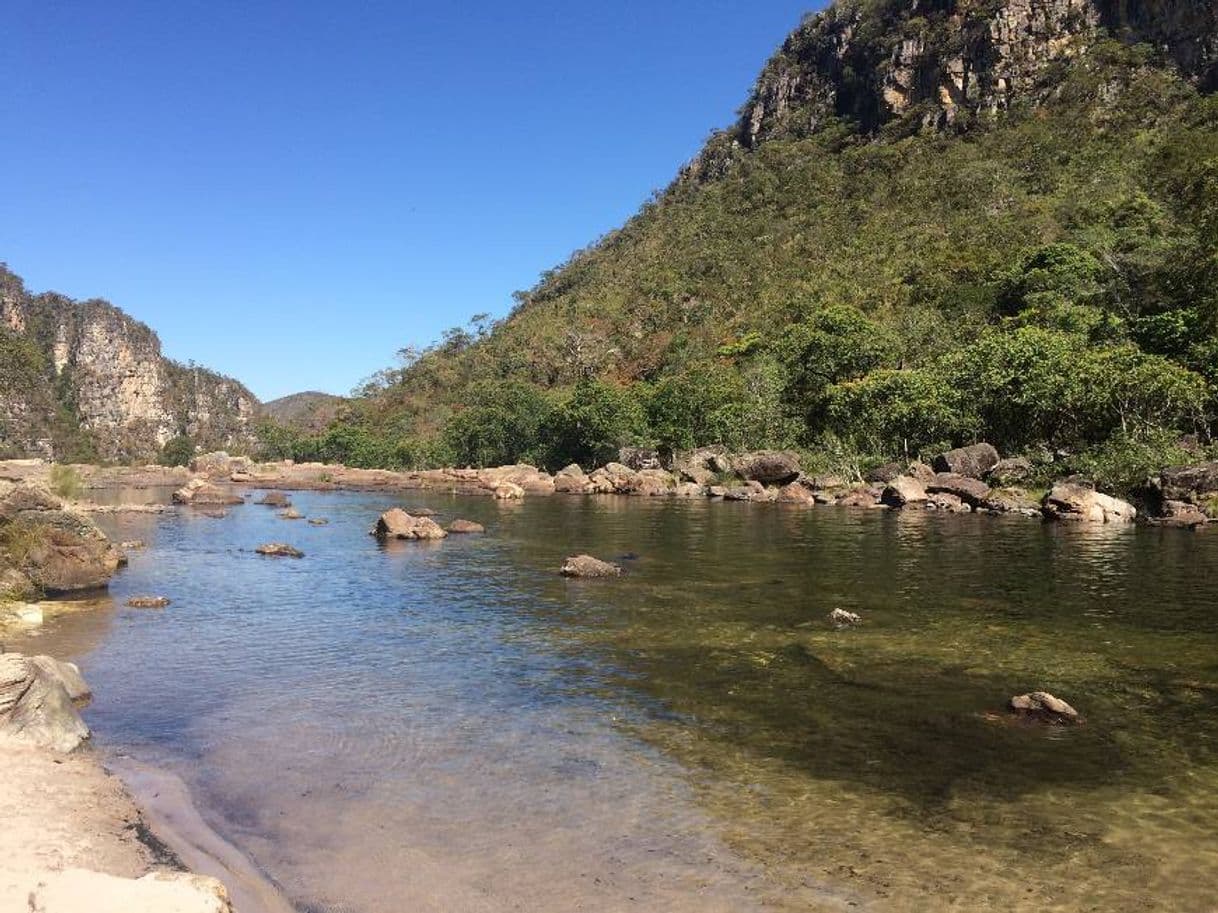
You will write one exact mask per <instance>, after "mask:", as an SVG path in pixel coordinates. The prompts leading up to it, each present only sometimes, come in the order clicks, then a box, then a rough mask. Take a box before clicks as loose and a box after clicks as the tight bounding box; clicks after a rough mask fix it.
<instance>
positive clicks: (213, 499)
mask: <svg viewBox="0 0 1218 913" xmlns="http://www.w3.org/2000/svg"><path fill="white" fill-rule="evenodd" d="M173 503H174V504H187V505H189V506H191V507H223V506H225V505H231V504H244V503H245V499H244V498H242V497H241V496H240V495H239V494H237V493H236V492H234V491H232V489H229V488H224V487H222V486H220V485H213V484H211V483H210V482H208V481H205V480H204V479H191V480H190V481H189V482H187V483H186V484H185V485H183V486H182V487H181V488H179V489H178V490H177V491H175V492H174V493H173Z"/></svg>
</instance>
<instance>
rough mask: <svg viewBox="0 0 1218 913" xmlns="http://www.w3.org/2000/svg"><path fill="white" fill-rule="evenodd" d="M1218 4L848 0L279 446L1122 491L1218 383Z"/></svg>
mask: <svg viewBox="0 0 1218 913" xmlns="http://www.w3.org/2000/svg"><path fill="white" fill-rule="evenodd" d="M1216 20H1218V14H1216V12H1215V5H1214V4H1213V3H1212V2H1211V3H1183V2H1133V0H1130V2H1125V3H1121V4H1110V3H1105V2H1098V0H1088V2H1067V0H1020V2H1016V0H1001V2H999V0H988V2H980V3H964V2H947V0H939V2H935V3H923V2H918V3H913V2H893V0H875V2H855V3H839V4H837V5H836V6H835V7H833V8H831V9H830V10H829V11H828V12H827V13H825V14H822V15H820V16H817V17H813V18H811V19H809V20H808V21H806V22H805V23H804V24H803V25H801V26H800V28H799V29H798V30H797V31H796V32H795V33H794V34H793V35H792V36H790V37H789V38H788V40H787V41H786V42H785V44H784V45H783V46H782V48H781V49H780V50H779V51H778V53H777V54H776V55H775V57H774V58H773V59H772V60H771V61H770V62H769V63H768V64H767V65H766V67H765V70H764V72H763V73H762V75H761V77H760V79H759V81H758V83H757V85H756V87H755V89H754V91H753V93H752V95H751V97H750V98H749V100H748V101H747V103H746V104H745V106H744V108H743V109H742V111H741V115H740V118H739V120H738V122H737V123H736V124H735V125H734V126H733V127H731V128H730V129H728V130H725V131H722V132H719V133H717V134H715V135H713V136H712V137H711V139H710V140H709V141H708V143H707V146H706V148H705V149H704V151H703V152H702V153H701V154H700V155H699V157H698V158H697V159H696V160H695V161H694V162H693V163H691V164H690V165H689V166H688V167H687V168H686V169H685V170H684V171H683V172H682V174H681V175H680V176H679V177H678V178H677V179H676V180H675V181H674V183H673V184H672V185H671V186H670V187H669V188H668V189H667V190H665V191H664V192H662V193H659V194H657V195H656V196H655V197H654V199H653V200H652V201H651V202H649V203H648V204H647V205H646V206H644V207H643V209H642V211H641V212H640V213H639V214H638V215H637V216H636V217H635V218H634V219H632V220H631V221H630V222H629V223H628V224H627V225H625V226H624V227H623V228H621V229H620V230H618V231H616V232H614V233H613V234H611V235H610V236H608V237H606V238H604V239H601V240H600V241H599V242H597V243H596V244H594V245H593V246H591V247H589V248H588V249H586V250H584V251H581V252H579V253H577V254H575V255H574V256H573V257H572V258H571V259H570V260H569V261H568V262H567V263H566V264H564V265H563V266H561V267H559V268H557V269H555V270H553V271H551V272H548V273H546V274H545V275H544V276H543V277H542V278H541V281H540V282H539V283H538V285H537V286H536V287H535V288H533V289H531V290H529V291H527V292H523V293H518V294H517V299H518V303H517V305H516V307H515V309H514V310H513V312H512V313H511V315H510V316H509V317H507V318H506V319H504V320H503V321H501V322H499V323H496V324H486V323H483V322H475V323H473V324H471V325H470V326H468V327H465V328H459V329H455V330H452V331H450V332H449V333H447V334H446V335H445V338H444V339H443V340H442V341H441V342H439V343H438V344H436V345H435V346H433V347H432V348H430V349H427V350H426V351H422V352H413V351H407V352H403V364H402V365H401V366H399V367H396V368H391V369H388V370H385V371H382V372H380V373H379V374H378V375H377V376H375V377H374V378H373V380H372V381H370V382H369V384H368V385H367V386H366V388H365V389H364V390H362V391H361V395H360V396H358V397H357V398H356V399H355V400H354V401H353V402H352V403H351V404H350V405H349V406H348V407H347V408H346V409H345V410H344V412H343V413H342V415H341V416H340V417H339V419H338V420H337V421H336V422H335V423H334V424H333V425H331V427H330V428H329V429H328V430H327V431H325V432H324V433H321V434H317V435H310V436H301V435H299V434H297V433H289V432H284V431H279V432H278V433H276V434H273V435H272V436H271V439H270V447H271V450H272V452H274V453H276V454H278V455H292V456H296V457H301V458H322V459H327V460H339V461H344V462H348V463H351V464H355V465H385V466H403V467H419V466H424V465H437V464H474V465H489V464H497V463H510V462H514V461H518V460H525V461H531V462H536V463H540V464H545V465H548V466H551V467H554V466H558V465H561V464H565V463H568V462H571V461H573V460H574V461H579V462H581V463H585V464H589V463H595V462H598V461H603V460H605V459H607V458H610V457H612V456H613V454H615V453H616V449H617V447H618V446H619V445H623V444H643V445H649V446H655V447H658V448H660V449H661V450H678V449H683V448H689V447H693V446H696V445H706V444H722V445H725V446H727V447H730V448H736V449H746V448H757V447H792V448H797V449H801V450H803V451H805V452H806V453H807V454H808V456H809V460H808V465H813V466H815V465H817V464H818V463H819V464H822V465H837V466H839V467H850V468H857V467H862V466H866V465H868V464H870V463H872V462H879V461H883V460H887V459H891V458H896V457H903V456H905V455H915V454H917V453H918V452H920V451H925V450H928V449H930V448H935V447H939V446H941V445H943V444H960V443H967V442H972V441H976V440H981V439H985V440H989V441H991V442H992V443H994V444H996V445H998V446H999V447H1000V448H1001V449H1002V450H1004V451H1006V452H1022V453H1026V454H1027V455H1029V456H1030V457H1031V458H1032V459H1033V461H1034V462H1035V463H1036V464H1037V465H1039V466H1044V467H1047V466H1050V465H1051V467H1052V472H1054V473H1057V474H1061V473H1062V472H1073V471H1078V472H1083V473H1086V474H1088V475H1090V476H1092V477H1093V478H1095V479H1096V481H1098V482H1100V483H1101V484H1105V485H1109V486H1113V487H1127V486H1128V485H1131V484H1133V482H1135V481H1137V480H1138V478H1139V477H1140V476H1141V475H1142V474H1143V473H1144V472H1145V470H1146V469H1147V468H1151V467H1155V466H1157V465H1158V464H1162V463H1170V462H1179V461H1181V460H1184V459H1187V458H1195V457H1196V455H1197V453H1198V451H1203V450H1205V449H1206V448H1208V447H1209V446H1210V442H1211V441H1212V437H1213V433H1214V431H1215V424H1214V421H1215V408H1216V403H1215V384H1216V383H1218V332H1216V331H1218V253H1216V250H1218V98H1215V96H1214V95H1213V94H1210V90H1211V89H1212V87H1213V85H1214V82H1215V72H1216V71H1215V67H1214V62H1215V48H1216V41H1218V39H1216V36H1218V27H1216V26H1215V22H1216Z"/></svg>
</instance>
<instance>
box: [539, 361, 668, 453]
mask: <svg viewBox="0 0 1218 913" xmlns="http://www.w3.org/2000/svg"><path fill="white" fill-rule="evenodd" d="M646 433H647V419H646V415H645V413H644V411H643V404H642V402H641V401H640V398H639V397H638V395H637V394H636V393H635V391H634V390H632V389H629V388H622V387H615V386H612V385H610V384H607V383H604V382H602V381H598V380H585V381H581V382H580V383H579V384H578V385H577V386H576V387H575V389H574V390H572V391H571V395H570V396H568V397H567V398H566V399H565V400H564V401H563V402H561V403H560V404H559V405H558V407H557V408H555V409H554V411H553V412H552V413H551V415H550V419H549V422H548V423H547V425H546V428H545V429H544V432H543V434H544V437H545V439H546V444H547V447H548V450H549V457H548V460H547V462H548V463H549V464H550V465H552V466H554V467H555V468H557V467H559V466H564V465H567V464H569V463H579V464H580V465H581V466H583V467H585V468H589V467H592V466H599V465H603V464H605V463H607V462H609V461H610V460H615V459H617V454H618V449H619V448H621V447H623V446H625V445H628V444H635V443H638V442H639V441H640V440H641V439H642V438H643V437H644V436H645V435H646Z"/></svg>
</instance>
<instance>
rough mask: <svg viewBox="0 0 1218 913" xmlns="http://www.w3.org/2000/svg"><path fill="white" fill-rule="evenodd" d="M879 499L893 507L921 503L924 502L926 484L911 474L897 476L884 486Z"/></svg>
mask: <svg viewBox="0 0 1218 913" xmlns="http://www.w3.org/2000/svg"><path fill="white" fill-rule="evenodd" d="M880 501H881V503H883V504H887V505H888V506H889V507H895V508H901V507H905V506H906V505H909V504H923V503H925V502H926V486H925V485H923V484H922V483H921V482H919V481H918V480H917V479H915V478H914V477H913V476H897V477H896V478H895V479H893V480H892V481H890V482H889V483H888V484H887V485H886V486H885V487H884V492H883V494H881V495H880Z"/></svg>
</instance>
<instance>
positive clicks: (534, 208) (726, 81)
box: [0, 0, 823, 399]
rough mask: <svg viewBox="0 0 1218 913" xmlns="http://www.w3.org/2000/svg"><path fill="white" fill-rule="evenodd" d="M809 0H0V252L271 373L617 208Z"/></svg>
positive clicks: (512, 283)
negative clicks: (1, 129)
mask: <svg viewBox="0 0 1218 913" xmlns="http://www.w3.org/2000/svg"><path fill="white" fill-rule="evenodd" d="M814 5H816V6H819V5H823V4H821V3H818V2H817V0H699V2H695V0H661V2H658V3H657V2H654V0H619V2H609V3H570V2H559V0H532V2H529V0H525V2H517V3H491V2H487V0H470V2H466V3H450V2H430V3H425V2H410V0H405V2H402V0H377V2H343V3H340V2H337V0H334V2H329V3H320V2H307V0H301V2H289V0H263V2H258V0H246V2H223V0H221V2H217V0H208V2H200V0H173V2H164V0H156V2H152V0H146V2H144V0H141V2H135V0H105V2H97V0H56V2H48V0H8V2H6V3H5V4H4V6H5V13H4V24H5V37H4V50H3V53H2V54H0V85H3V87H4V88H3V91H2V92H0V113H2V114H3V121H4V123H5V124H6V128H5V137H4V141H3V142H2V143H0V172H2V173H3V174H4V176H5V182H4V183H5V187H4V190H3V193H2V194H0V260H2V261H6V262H7V263H8V264H9V266H10V268H11V269H13V270H14V271H15V272H17V273H18V274H20V275H22V276H23V277H24V278H25V280H26V284H27V286H28V287H29V288H30V289H32V290H34V291H44V290H48V289H53V290H56V291H60V292H63V293H65V294H68V295H71V296H73V297H104V298H108V299H110V300H111V301H113V302H114V303H115V304H117V305H119V306H120V307H122V308H124V309H125V310H126V311H127V312H128V313H130V314H132V315H134V316H135V317H137V318H139V319H141V320H143V321H145V322H147V323H148V324H150V325H151V326H152V327H153V328H154V329H155V330H157V332H158V333H159V334H160V336H161V339H162V341H163V344H164V348H165V351H166V354H168V355H170V356H171V357H174V358H177V359H180V360H187V359H194V360H195V361H198V362H200V363H201V364H205V365H207V366H209V367H213V368H215V369H217V370H220V371H223V372H225V373H227V374H232V375H234V376H236V377H238V378H240V379H241V380H243V381H245V382H246V383H247V384H249V385H250V387H251V388H252V389H253V390H254V392H255V393H256V394H258V395H259V396H260V397H262V398H264V399H270V398H273V397H276V396H280V395H283V394H286V393H291V392H295V391H298V390H303V389H322V390H327V391H330V392H335V393H346V392H348V391H349V390H350V389H351V387H352V386H353V385H355V384H356V383H357V382H358V381H359V380H360V379H361V378H363V377H365V376H367V375H368V374H370V373H372V372H373V371H374V370H376V369H377V368H380V367H384V366H386V365H388V364H390V363H392V360H393V355H394V353H395V352H396V351H397V350H398V349H399V348H401V347H402V346H404V345H407V344H409V343H417V344H424V343H428V342H431V341H433V340H434V339H435V338H437V337H438V335H439V333H440V331H441V330H442V329H444V328H445V327H448V326H452V325H454V324H457V323H464V322H465V321H466V320H467V319H468V318H469V317H470V316H471V315H472V314H474V313H477V312H480V311H488V312H490V313H492V314H494V315H496V316H500V315H502V314H504V313H506V311H507V310H508V309H509V308H510V306H511V303H512V302H511V293H512V291H513V290H514V289H521V288H528V287H530V286H532V285H533V283H534V282H535V280H536V278H537V276H538V274H539V273H540V272H541V271H542V270H544V269H547V268H549V267H551V266H553V265H555V264H557V263H559V262H561V261H562V260H563V259H565V258H566V256H567V255H568V254H569V253H570V252H571V251H572V250H574V249H576V248H579V247H583V246H584V245H586V244H587V243H588V242H589V241H591V240H593V239H594V238H596V237H597V236H598V235H600V234H602V233H604V232H605V231H608V230H609V229H611V228H613V227H615V226H617V225H619V224H620V223H621V222H622V221H624V220H625V219H626V218H627V217H629V216H630V214H632V213H633V212H634V211H635V210H636V209H637V207H638V206H639V204H640V203H641V202H642V201H643V200H644V199H645V198H646V197H647V195H648V194H649V193H650V192H651V191H652V190H653V189H655V188H657V187H662V186H664V185H666V184H667V183H668V182H669V180H670V179H671V178H672V177H673V175H674V174H675V173H676V170H677V168H678V167H679V166H680V165H681V164H682V163H683V162H685V161H687V160H688V159H689V158H691V157H692V156H693V154H694V153H695V152H696V151H697V150H698V148H699V147H700V145H701V143H702V141H703V139H705V137H706V135H707V134H708V133H709V131H710V130H711V129H712V128H715V127H720V126H724V125H726V124H728V123H730V122H731V120H732V119H733V114H734V112H735V111H736V109H737V108H738V107H739V106H740V104H741V103H742V102H743V101H744V100H745V98H746V97H747V94H748V91H749V89H750V87H751V85H752V82H753V79H754V77H755V76H756V75H757V73H758V72H759V70H760V68H761V66H762V64H763V63H764V62H765V60H766V58H767V57H768V56H769V55H770V54H771V53H772V52H773V50H774V49H775V48H776V47H777V46H778V45H779V44H780V43H781V41H782V39H783V38H784V37H785V36H786V34H787V33H788V32H789V31H790V30H791V29H792V28H793V27H794V26H795V25H796V24H797V23H798V22H799V20H800V17H801V15H802V14H803V13H804V12H806V11H807V10H808V9H809V8H810V7H812V6H814Z"/></svg>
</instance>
